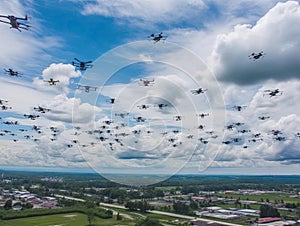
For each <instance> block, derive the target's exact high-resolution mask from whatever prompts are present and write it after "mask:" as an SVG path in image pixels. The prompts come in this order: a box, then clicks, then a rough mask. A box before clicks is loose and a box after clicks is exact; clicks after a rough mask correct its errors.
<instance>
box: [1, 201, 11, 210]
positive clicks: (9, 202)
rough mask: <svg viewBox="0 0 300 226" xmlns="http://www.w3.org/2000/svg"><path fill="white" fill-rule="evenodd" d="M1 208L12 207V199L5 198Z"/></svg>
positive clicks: (7, 208)
mask: <svg viewBox="0 0 300 226" xmlns="http://www.w3.org/2000/svg"><path fill="white" fill-rule="evenodd" d="M3 208H4V209H5V210H9V209H11V208H12V200H11V199H8V200H6V202H5V204H4V206H3Z"/></svg>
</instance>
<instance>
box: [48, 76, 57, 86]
mask: <svg viewBox="0 0 300 226" xmlns="http://www.w3.org/2000/svg"><path fill="white" fill-rule="evenodd" d="M44 82H48V83H49V85H50V86H55V85H56V83H58V82H59V80H54V79H53V78H50V79H49V80H44Z"/></svg>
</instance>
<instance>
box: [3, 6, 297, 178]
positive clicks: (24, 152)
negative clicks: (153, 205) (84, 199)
mask: <svg viewBox="0 0 300 226" xmlns="http://www.w3.org/2000/svg"><path fill="white" fill-rule="evenodd" d="M0 15H2V16H7V15H14V16H16V17H24V16H25V15H27V16H28V20H27V21H22V20H19V22H21V23H24V24H27V25H29V26H30V29H29V30H22V32H20V31H18V30H17V29H14V28H10V25H9V24H6V23H0V34H1V41H0V49H1V52H0V68H1V72H0V99H1V100H2V101H1V102H0V103H1V110H0V117H1V119H0V135H1V136H0V144H1V145H0V156H1V157H0V168H2V169H30V170H55V171H76V172H77V171H96V172H98V173H101V174H102V175H110V174H121V173H142V174H143V173H149V174H159V175H172V174H176V173H188V174H189V173H190V174H201V173H202V174H210V173H212V174H299V166H300V110H299V109H300V102H299V95H300V51H299V50H300V39H299V37H300V28H299V23H300V4H299V1H295V0H294V1H277V0H265V1H259V0H255V1H253V0H251V1H250V0H241V1H238V3H237V1H234V0H229V1H226V2H225V1H219V0H188V1H187V0H164V1H157V0H147V1H142V0H126V1H125V0H116V1H108V0H89V1H84V0H82V1H74V0H54V1H46V0H42V1H32V0H3V1H0ZM0 19H1V20H2V21H9V20H8V18H5V17H1V18H0ZM160 32H162V35H163V37H164V38H163V39H164V40H163V39H162V40H160V41H158V42H155V41H154V40H152V39H151V36H150V35H151V34H154V36H156V35H158V34H159V33H160ZM74 58H77V59H79V61H84V62H87V61H92V63H90V64H89V65H91V67H88V68H87V69H86V70H80V68H78V67H76V63H78V62H77V61H76V60H75V59H74ZM73 62H75V65H74V63H73ZM77 66H78V65H77ZM9 68H11V69H13V70H14V71H18V72H20V73H21V74H20V75H21V77H16V76H10V75H9V74H8V73H7V72H6V71H5V70H2V69H6V70H8V69H9ZM51 78H52V79H53V80H58V82H56V83H55V85H51V84H50V83H49V82H47V81H49V80H50V79H51ZM87 86H88V87H89V88H87V89H88V90H85V89H86V87H87ZM200 88H201V91H203V92H200V93H197V92H196V91H198V90H199V89H200ZM275 90H277V92H274V91H275ZM87 91H88V92H87ZM39 106H40V107H42V108H46V110H45V112H41V111H38V109H37V108H38V107H39ZM28 116H29V118H28ZM30 117H31V118H30ZM108 177H109V176H108Z"/></svg>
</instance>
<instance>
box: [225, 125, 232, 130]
mask: <svg viewBox="0 0 300 226" xmlns="http://www.w3.org/2000/svg"><path fill="white" fill-rule="evenodd" d="M233 128H234V125H233V124H230V125H228V126H226V129H228V130H233Z"/></svg>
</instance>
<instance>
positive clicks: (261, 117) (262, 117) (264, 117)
mask: <svg viewBox="0 0 300 226" xmlns="http://www.w3.org/2000/svg"><path fill="white" fill-rule="evenodd" d="M268 118H271V117H270V116H264V115H263V116H258V119H260V120H266V119H268Z"/></svg>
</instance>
